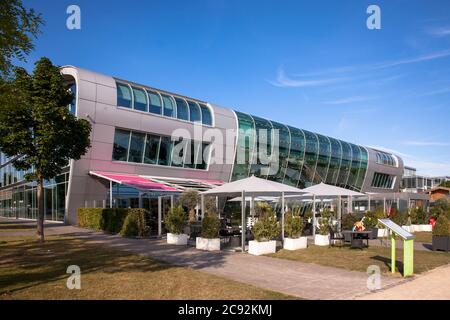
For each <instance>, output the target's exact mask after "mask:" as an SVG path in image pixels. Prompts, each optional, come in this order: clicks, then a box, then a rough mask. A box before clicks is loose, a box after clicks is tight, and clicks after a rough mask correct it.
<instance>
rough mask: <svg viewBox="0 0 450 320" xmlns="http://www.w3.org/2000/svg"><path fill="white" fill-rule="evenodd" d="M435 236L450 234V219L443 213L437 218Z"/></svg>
mask: <svg viewBox="0 0 450 320" xmlns="http://www.w3.org/2000/svg"><path fill="white" fill-rule="evenodd" d="M433 236H440V237H449V236H450V220H449V219H448V218H447V217H446V216H445V215H443V214H441V215H440V216H439V218H438V219H437V220H436V224H435V226H434V228H433Z"/></svg>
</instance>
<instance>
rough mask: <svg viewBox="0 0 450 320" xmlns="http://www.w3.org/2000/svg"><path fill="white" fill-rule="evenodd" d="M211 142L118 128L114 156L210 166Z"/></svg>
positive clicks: (135, 159) (125, 158)
mask: <svg viewBox="0 0 450 320" xmlns="http://www.w3.org/2000/svg"><path fill="white" fill-rule="evenodd" d="M209 147H210V144H209V143H201V142H198V141H194V140H189V139H182V138H181V139H180V140H179V141H172V138H171V137H168V136H159V135H155V134H150V133H148V134H145V133H141V132H134V131H128V130H123V129H116V131H115V135H114V147H113V156H112V158H113V160H116V161H128V162H133V163H146V164H157V165H162V166H174V167H181V168H182V167H184V168H192V169H201V170H206V168H207V166H208V159H209Z"/></svg>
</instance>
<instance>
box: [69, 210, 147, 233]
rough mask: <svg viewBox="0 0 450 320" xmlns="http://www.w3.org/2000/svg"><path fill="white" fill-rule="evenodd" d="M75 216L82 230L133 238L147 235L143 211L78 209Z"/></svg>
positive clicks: (144, 212)
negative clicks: (118, 234)
mask: <svg viewBox="0 0 450 320" xmlns="http://www.w3.org/2000/svg"><path fill="white" fill-rule="evenodd" d="M77 214H78V225H79V226H80V227H83V228H89V229H94V230H103V231H106V232H109V233H114V234H116V233H120V234H121V235H125V236H134V237H135V236H140V237H143V236H145V235H147V234H148V227H147V219H146V218H147V215H146V211H145V210H144V209H125V208H112V209H111V208H79V209H78V212H77ZM125 222H126V223H125Z"/></svg>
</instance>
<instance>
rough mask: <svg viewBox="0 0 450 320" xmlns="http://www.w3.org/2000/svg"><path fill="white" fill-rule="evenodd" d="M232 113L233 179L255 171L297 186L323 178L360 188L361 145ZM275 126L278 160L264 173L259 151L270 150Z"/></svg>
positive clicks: (362, 171)
mask: <svg viewBox="0 0 450 320" xmlns="http://www.w3.org/2000/svg"><path fill="white" fill-rule="evenodd" d="M235 113H236V116H237V119H238V129H239V132H238V134H237V149H236V156H235V164H234V166H233V172H232V176H231V180H232V181H236V180H239V179H243V178H247V177H249V176H251V175H255V176H258V177H261V178H264V179H269V180H273V181H277V182H281V183H285V184H288V185H291V186H296V187H299V188H304V187H308V186H311V185H313V184H317V183H320V182H325V183H328V184H332V185H337V186H342V187H345V188H349V189H353V190H361V188H362V186H363V182H364V179H365V176H366V172H367V166H368V154H367V151H366V149H364V148H363V147H360V146H357V145H355V144H350V143H347V142H344V141H340V140H337V139H333V138H330V137H326V136H323V135H320V134H315V133H313V132H310V131H307V130H302V129H298V128H294V127H290V126H285V125H283V124H280V123H277V122H274V121H269V120H266V119H262V118H259V117H254V116H251V115H248V114H245V113H242V112H237V111H235ZM275 130H277V132H278V138H279V139H278V142H279V146H278V150H279V151H278V152H279V154H278V162H276V161H275V163H273V164H272V166H271V168H272V169H275V170H272V171H271V172H269V174H268V175H267V171H266V170H264V169H265V168H268V165H267V164H265V163H262V162H263V161H261V159H260V154H262V155H263V156H265V155H267V156H270V155H271V154H272V152H273V150H272V148H273V147H274V146H275V145H274V143H275V141H276V139H274V135H275V132H276V131H275ZM264 133H267V137H264ZM261 134H262V135H261ZM261 137H262V138H261ZM275 147H276V146H275ZM238 158H239V159H238Z"/></svg>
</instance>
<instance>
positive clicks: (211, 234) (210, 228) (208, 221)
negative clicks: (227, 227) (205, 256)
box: [202, 213, 220, 239]
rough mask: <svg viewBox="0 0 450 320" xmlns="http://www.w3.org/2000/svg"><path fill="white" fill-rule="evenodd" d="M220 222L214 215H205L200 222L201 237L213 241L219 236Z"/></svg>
mask: <svg viewBox="0 0 450 320" xmlns="http://www.w3.org/2000/svg"><path fill="white" fill-rule="evenodd" d="M219 228H220V221H219V219H218V218H217V216H216V215H215V214H214V213H207V214H206V216H205V217H204V218H203V221H202V237H203V238H206V239H214V238H217V237H218V235H219Z"/></svg>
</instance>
